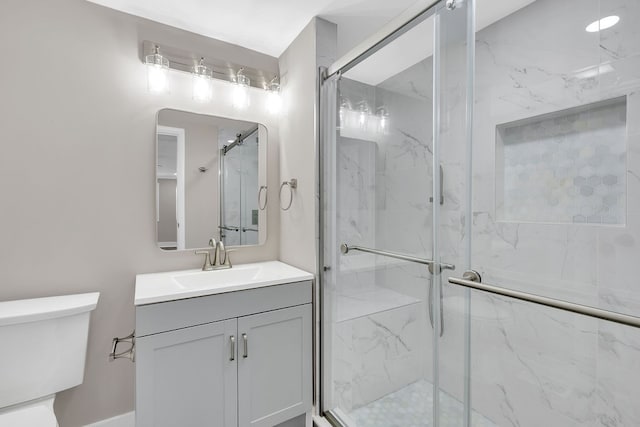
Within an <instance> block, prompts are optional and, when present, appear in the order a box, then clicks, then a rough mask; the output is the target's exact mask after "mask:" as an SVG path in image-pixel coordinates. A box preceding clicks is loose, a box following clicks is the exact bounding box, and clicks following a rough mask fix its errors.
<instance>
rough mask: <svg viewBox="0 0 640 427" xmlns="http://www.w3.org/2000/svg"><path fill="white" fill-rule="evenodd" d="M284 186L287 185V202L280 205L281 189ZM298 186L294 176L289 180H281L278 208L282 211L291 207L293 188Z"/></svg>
mask: <svg viewBox="0 0 640 427" xmlns="http://www.w3.org/2000/svg"><path fill="white" fill-rule="evenodd" d="M284 187H289V202H288V203H287V206H286V207H284V206H282V189H283V188H284ZM296 188H298V180H297V179H296V178H291V180H289V181H283V182H282V185H280V209H282V210H283V211H288V210H289V209H290V208H291V204H292V203H293V190H295V189H296Z"/></svg>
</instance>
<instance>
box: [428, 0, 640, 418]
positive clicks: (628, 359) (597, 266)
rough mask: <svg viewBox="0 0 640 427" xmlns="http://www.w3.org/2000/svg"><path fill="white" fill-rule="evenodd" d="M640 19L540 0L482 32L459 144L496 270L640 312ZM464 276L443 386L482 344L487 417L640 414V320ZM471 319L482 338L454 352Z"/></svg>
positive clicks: (471, 221) (474, 386)
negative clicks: (473, 283) (465, 135)
mask: <svg viewBox="0 0 640 427" xmlns="http://www.w3.org/2000/svg"><path fill="white" fill-rule="evenodd" d="M478 7H479V8H481V7H482V4H480V5H479V6H478ZM479 12H480V11H479ZM479 15H480V13H479ZM610 17H615V18H610ZM605 18H609V19H605ZM601 19H602V21H600V20H601ZM639 21H640V3H638V2H637V1H636V0H563V1H550V0H536V1H530V2H527V5H526V6H525V7H522V8H520V9H519V10H516V11H514V12H513V13H511V14H509V15H507V16H504V17H502V18H501V19H500V20H498V21H496V22H494V23H493V24H491V25H488V26H486V27H484V28H482V29H480V30H479V31H478V32H477V33H476V35H475V39H476V47H477V52H476V61H475V62H476V65H475V66H476V73H475V92H476V93H475V96H474V104H475V108H474V126H473V145H472V147H469V148H468V149H465V150H464V151H461V152H460V153H459V154H458V158H459V159H460V160H461V161H463V160H464V159H465V158H468V157H469V156H470V155H472V156H473V162H472V164H471V165H469V166H472V173H473V187H472V186H471V182H470V181H467V182H466V184H464V185H463V186H462V187H460V190H459V191H458V192H455V193H454V194H458V195H460V196H462V195H464V194H471V193H470V192H471V190H473V193H472V194H473V199H472V201H473V203H472V205H473V206H472V209H471V212H472V215H470V216H468V217H467V218H466V220H467V221H468V222H467V224H468V227H469V228H467V231H466V232H465V233H466V234H465V237H464V239H467V238H470V239H471V242H472V245H471V256H470V260H469V261H470V263H469V264H467V265H468V266H470V267H471V268H472V269H474V270H477V271H478V272H479V273H480V275H481V281H482V283H484V284H488V285H494V286H496V287H499V288H503V289H507V290H510V291H516V292H525V293H528V294H531V295H533V296H534V297H545V298H551V299H554V300H557V301H560V302H562V303H568V304H563V305H564V307H565V308H570V307H571V305H572V304H581V305H585V306H590V307H595V308H599V309H605V310H608V311H610V312H613V313H614V314H626V315H635V316H638V314H639V313H640V292H639V290H638V289H639V288H638V280H637V274H636V269H635V266H636V264H637V262H638V260H639V259H640V256H639V255H640V251H639V248H640V245H639V244H638V242H640V197H639V196H640V180H639V179H638V176H640V174H638V166H637V165H638V164H640V162H639V159H640V157H639V156H640V149H639V147H640V131H639V129H640V128H639V127H638V123H640V115H639V112H640V102H639V99H640V98H639V96H638V93H640V92H639V89H640V72H639V71H638V70H640V37H639V32H638V27H637V22H639ZM593 23H595V26H594V25H592V24H593ZM612 23H613V25H612V26H610V25H611V24H612ZM605 24H606V25H605ZM542 29H543V30H542ZM442 148H443V149H446V148H445V146H443V147H442ZM445 157H446V155H445ZM446 169H447V168H446V167H445V171H446ZM445 223H446V221H443V218H441V226H442V228H441V230H442V232H443V233H444V232H445ZM452 240H453V239H452ZM445 245H446V244H445V243H444V242H443V241H442V239H441V245H440V246H441V256H442V258H443V259H444V257H445V255H444V251H445V249H444V246H445ZM451 246H452V247H455V245H451ZM456 262H457V261H456ZM462 265H464V264H462ZM462 273H463V271H461V270H460V269H458V270H457V271H455V272H447V276H454V277H462ZM468 277H469V276H468ZM464 289H465V288H463V287H460V286H457V285H448V284H443V291H444V292H443V296H444V311H445V334H444V336H443V340H442V341H441V342H440V353H439V354H440V362H441V363H440V367H441V371H440V376H441V378H440V384H441V385H442V386H444V384H445V383H446V380H445V379H443V377H446V378H450V377H454V376H455V375H456V373H455V372H456V367H455V366H456V365H457V366H461V365H463V364H464V363H463V362H462V361H461V360H457V361H456V360H452V361H450V359H449V358H450V357H452V358H454V359H455V358H457V357H458V358H459V356H458V354H462V353H461V352H458V351H456V350H455V346H456V345H458V346H460V348H462V347H464V346H466V345H468V346H469V348H470V350H471V351H470V353H468V354H469V355H470V356H471V359H470V360H469V361H468V367H469V369H468V371H467V372H468V374H469V377H470V382H469V384H470V386H471V390H470V403H471V405H470V407H472V408H473V411H472V412H471V421H472V425H481V422H483V421H484V420H485V419H486V420H490V421H491V422H492V423H493V424H495V425H499V426H504V425H517V426H521V427H537V426H552V427H556V426H557V427H577V426H594V427H595V426H636V425H640V407H639V406H638V392H637V385H638V383H639V382H640V374H639V373H640V332H639V330H638V329H634V328H632V327H629V326H624V325H620V324H617V323H614V322H608V321H604V320H597V319H595V318H592V317H589V316H585V315H581V314H576V313H573V312H570V311H566V310H565V309H562V308H550V307H546V306H541V305H538V304H534V303H532V302H527V301H521V300H518V299H516V298H513V297H504V296H496V295H493V294H491V293H487V292H483V291H478V290H474V291H467V290H464ZM467 292H469V293H470V294H471V298H470V300H466V301H468V303H467V302H466V301H464V300H459V297H460V296H461V295H464V293H467ZM465 304H468V305H467V307H466V313H465ZM456 313H458V314H457V316H458V318H455V316H456ZM467 313H468V315H467ZM449 316H451V317H452V318H451V319H450V317H449ZM469 319H470V323H469ZM456 324H458V325H460V326H459V327H460V328H461V330H462V329H463V328H465V326H464V325H465V324H466V325H467V326H466V328H467V329H468V330H469V332H470V333H469V334H468V337H469V338H468V339H469V341H468V344H464V343H462V342H459V343H458V344H453V345H452V346H451V348H452V349H453V351H452V352H447V350H445V347H446V344H445V341H446V340H447V333H448V332H449V331H450V327H449V326H451V327H456V326H455V325H456ZM455 335H458V334H457V333H456V334H455ZM449 365H452V366H453V368H451V369H449V368H448V366H449ZM455 383H458V384H459V382H457V381H456V382H455ZM477 414H481V415H477Z"/></svg>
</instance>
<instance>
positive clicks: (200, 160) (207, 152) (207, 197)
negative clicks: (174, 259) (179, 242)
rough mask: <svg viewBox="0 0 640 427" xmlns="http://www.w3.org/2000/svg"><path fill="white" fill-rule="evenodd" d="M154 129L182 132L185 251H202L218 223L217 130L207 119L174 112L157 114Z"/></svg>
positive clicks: (182, 112) (215, 231)
mask: <svg viewBox="0 0 640 427" xmlns="http://www.w3.org/2000/svg"><path fill="white" fill-rule="evenodd" d="M158 125H161V126H169V127H176V128H182V129H184V140H185V142H184V193H185V195H184V214H185V224H181V226H183V227H185V248H206V247H207V246H208V244H209V239H211V238H212V237H215V238H217V237H218V224H219V223H220V220H219V216H220V209H219V203H218V192H219V189H218V174H217V173H216V171H217V170H218V127H217V126H216V125H215V123H213V122H212V120H211V117H209V116H204V115H199V114H191V113H188V112H184V111H175V110H163V111H160V113H159V114H158ZM200 167H205V168H207V169H208V171H207V172H205V173H202V172H200V171H199V170H198V168H200ZM158 236H159V234H158ZM158 241H162V240H160V239H158Z"/></svg>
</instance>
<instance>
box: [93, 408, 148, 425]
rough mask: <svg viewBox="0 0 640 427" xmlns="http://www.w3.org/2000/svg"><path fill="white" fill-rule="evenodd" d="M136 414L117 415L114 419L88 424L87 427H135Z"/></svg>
mask: <svg viewBox="0 0 640 427" xmlns="http://www.w3.org/2000/svg"><path fill="white" fill-rule="evenodd" d="M135 426H136V416H135V412H133V411H131V412H127V413H126V414H121V415H116V416H115V417H113V418H108V419H106V420H102V421H98V422H97V423H93V424H87V425H86V426H85V427H135Z"/></svg>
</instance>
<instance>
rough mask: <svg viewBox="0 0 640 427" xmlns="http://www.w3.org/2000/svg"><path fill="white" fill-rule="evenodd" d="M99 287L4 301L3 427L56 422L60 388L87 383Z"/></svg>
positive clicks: (0, 340) (0, 359)
mask: <svg viewBox="0 0 640 427" xmlns="http://www.w3.org/2000/svg"><path fill="white" fill-rule="evenodd" d="M99 296H100V294H99V293H98V292H93V293H87V294H77V295H66V296H57V297H49V298H35V299H27V300H17V301H6V302H0V345H1V348H2V350H0V427H35V426H37V427H57V426H58V422H57V421H56V416H55V414H54V412H53V401H54V399H55V395H56V393H57V392H59V391H62V390H66V389H68V388H71V387H75V386H77V385H79V384H82V381H83V378H84V364H85V356H86V353H87V338H88V335H89V318H90V315H91V311H92V310H93V309H95V308H96V305H97V304H98V297H99Z"/></svg>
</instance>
